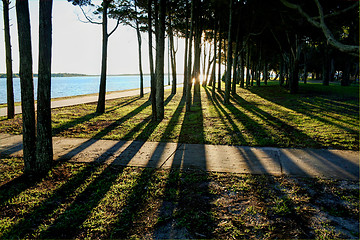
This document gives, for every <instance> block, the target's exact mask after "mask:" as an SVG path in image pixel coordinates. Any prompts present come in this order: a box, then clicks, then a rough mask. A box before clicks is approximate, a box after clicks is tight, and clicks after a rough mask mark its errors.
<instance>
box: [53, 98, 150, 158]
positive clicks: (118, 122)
mask: <svg viewBox="0 0 360 240" xmlns="http://www.w3.org/2000/svg"><path fill="white" fill-rule="evenodd" d="M149 105H150V101H147V102H145V103H143V104H142V105H140V106H139V107H137V108H135V109H134V110H133V111H131V112H130V113H128V114H127V115H125V116H123V117H121V118H120V119H118V120H116V121H115V122H113V123H111V124H110V125H109V126H107V127H106V128H104V129H103V130H101V131H100V132H98V133H97V134H96V135H95V136H94V137H93V138H91V139H88V140H87V141H86V142H84V143H82V144H81V145H79V146H78V147H76V148H74V149H72V150H71V151H70V152H68V153H66V154H65V155H63V156H62V157H60V158H59V161H63V160H68V159H71V158H72V157H74V156H76V155H77V154H79V153H80V152H82V151H84V150H85V149H87V148H88V147H90V146H91V145H93V144H94V143H96V142H97V141H98V139H100V138H102V137H104V136H105V135H107V134H108V133H110V132H111V131H113V130H114V129H115V128H117V127H118V126H119V125H121V124H122V123H124V122H126V121H127V120H129V119H131V118H132V117H134V116H135V115H137V114H138V113H140V112H141V111H143V110H144V109H145V108H147V107H148V106H149ZM146 120H147V119H146ZM133 132H134V131H132V133H133ZM124 138H125V137H124Z"/></svg>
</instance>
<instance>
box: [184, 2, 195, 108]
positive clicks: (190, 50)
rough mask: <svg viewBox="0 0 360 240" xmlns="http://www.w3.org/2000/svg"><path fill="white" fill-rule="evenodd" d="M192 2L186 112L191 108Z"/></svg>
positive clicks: (192, 6) (192, 8)
mask: <svg viewBox="0 0 360 240" xmlns="http://www.w3.org/2000/svg"><path fill="white" fill-rule="evenodd" d="M194 1H196V0H193V1H191V14H190V15H191V17H190V37H189V51H188V52H189V54H188V67H187V79H188V84H187V89H186V111H187V112H188V111H190V107H191V86H192V76H191V72H192V69H191V65H192V39H193V32H194V9H195V4H194Z"/></svg>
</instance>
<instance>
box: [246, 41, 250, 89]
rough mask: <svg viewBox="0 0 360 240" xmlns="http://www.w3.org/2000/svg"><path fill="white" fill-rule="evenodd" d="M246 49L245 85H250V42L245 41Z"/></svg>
mask: <svg viewBox="0 0 360 240" xmlns="http://www.w3.org/2000/svg"><path fill="white" fill-rule="evenodd" d="M246 45H247V51H246V87H249V86H250V44H249V42H247V43H246Z"/></svg>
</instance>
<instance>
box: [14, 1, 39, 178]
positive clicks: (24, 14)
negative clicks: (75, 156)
mask: <svg viewBox="0 0 360 240" xmlns="http://www.w3.org/2000/svg"><path fill="white" fill-rule="evenodd" d="M16 17H17V24H18V40H19V56H20V64H19V68H20V71H19V72H20V86H21V108H22V116H23V152H24V173H25V174H27V175H31V174H33V172H34V169H35V164H36V157H35V152H36V145H35V143H36V137H35V108H34V83H33V73H32V50H31V34H30V32H31V31H30V16H29V3H28V1H26V0H25V1H24V0H17V1H16Z"/></svg>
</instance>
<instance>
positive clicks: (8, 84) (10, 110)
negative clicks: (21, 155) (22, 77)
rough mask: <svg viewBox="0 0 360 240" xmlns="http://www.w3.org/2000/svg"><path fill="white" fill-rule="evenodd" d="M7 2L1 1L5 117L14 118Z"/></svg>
mask: <svg viewBox="0 0 360 240" xmlns="http://www.w3.org/2000/svg"><path fill="white" fill-rule="evenodd" d="M9 5H10V2H9V0H3V13H4V14H3V15H4V30H5V36H4V37H5V52H6V53H5V58H6V96H7V117H8V118H9V119H10V118H14V115H15V106H14V87H13V70H12V57H11V41H10V20H9Z"/></svg>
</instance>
